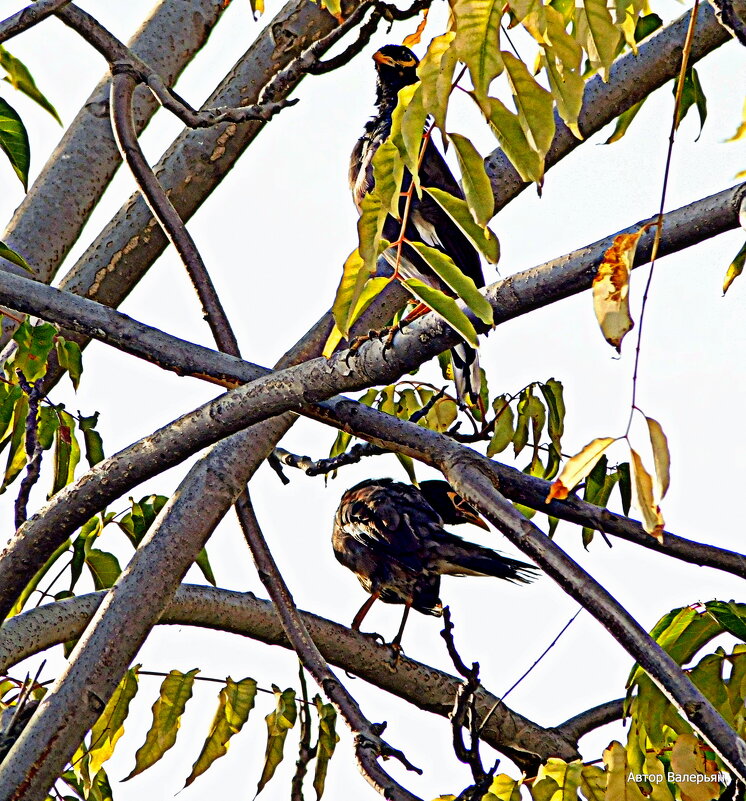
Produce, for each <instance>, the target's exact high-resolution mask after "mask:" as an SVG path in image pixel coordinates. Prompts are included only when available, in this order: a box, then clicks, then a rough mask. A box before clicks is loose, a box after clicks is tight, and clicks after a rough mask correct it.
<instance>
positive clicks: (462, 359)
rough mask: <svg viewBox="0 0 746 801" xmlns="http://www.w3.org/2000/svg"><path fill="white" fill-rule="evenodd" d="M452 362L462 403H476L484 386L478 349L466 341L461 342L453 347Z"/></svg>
mask: <svg viewBox="0 0 746 801" xmlns="http://www.w3.org/2000/svg"><path fill="white" fill-rule="evenodd" d="M451 363H452V364H453V380H454V382H455V384H456V395H457V396H458V399H459V400H460V401H461V402H462V403H471V404H475V403H476V402H477V400H478V399H479V391H480V389H481V386H482V376H481V374H480V372H479V353H478V351H476V350H475V349H474V348H472V347H471V346H470V345H467V344H466V343H465V342H460V343H459V344H458V345H454V346H453V347H452V348H451Z"/></svg>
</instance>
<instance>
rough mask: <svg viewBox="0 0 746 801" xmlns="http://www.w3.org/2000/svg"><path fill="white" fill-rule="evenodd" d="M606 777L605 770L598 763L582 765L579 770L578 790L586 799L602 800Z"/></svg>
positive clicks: (590, 800)
mask: <svg viewBox="0 0 746 801" xmlns="http://www.w3.org/2000/svg"><path fill="white" fill-rule="evenodd" d="M606 778H607V776H606V771H605V770H602V769H601V768H599V767H598V765H583V769H582V770H581V771H580V792H581V793H582V794H583V795H584V796H585V798H586V799H587V801H604V799H605V797H606Z"/></svg>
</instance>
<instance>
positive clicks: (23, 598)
mask: <svg viewBox="0 0 746 801" xmlns="http://www.w3.org/2000/svg"><path fill="white" fill-rule="evenodd" d="M69 550H70V540H65V541H64V542H63V543H62V544H61V545H59V546H58V547H57V549H56V550H55V551H54V553H53V554H52V555H51V556H50V557H49V559H47V561H46V562H45V563H44V564H43V565H42V567H40V568H39V570H37V571H36V573H35V574H34V577H33V578H32V579H31V581H29V583H28V584H27V585H26V586H25V587H24V588H23V592H21V594H20V595H19V596H18V599H17V600H16V602H15V603H14V604H13V607H12V608H11V610H10V612H9V613H8V617H13V616H14V615H18V614H20V613H21V612H22V611H23V607H24V606H26V602H27V601H28V599H29V598H30V597H31V595H32V594H33V592H34V590H35V589H36V588H37V587H38V586H39V582H40V581H41V580H42V579H43V578H44V576H46V575H47V573H48V572H49V571H50V570H51V569H52V568H53V567H54V565H55V563H56V562H57V560H58V559H59V558H60V557H61V556H62V555H63V554H66V553H67V552H68V551H69Z"/></svg>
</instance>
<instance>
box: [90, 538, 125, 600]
mask: <svg viewBox="0 0 746 801" xmlns="http://www.w3.org/2000/svg"><path fill="white" fill-rule="evenodd" d="M85 563H86V565H87V566H88V569H89V570H90V572H91V578H92V579H93V585H94V587H95V589H97V590H108V589H109V587H111V586H113V585H114V582H115V581H116V580H117V579H118V578H119V574H120V573H121V572H122V568H121V567H120V566H119V562H118V560H117V558H116V556H114V554H111V553H108V552H107V551H99V550H98V549H96V548H92V549H91V550H90V551H89V552H88V553H87V554H86V558H85Z"/></svg>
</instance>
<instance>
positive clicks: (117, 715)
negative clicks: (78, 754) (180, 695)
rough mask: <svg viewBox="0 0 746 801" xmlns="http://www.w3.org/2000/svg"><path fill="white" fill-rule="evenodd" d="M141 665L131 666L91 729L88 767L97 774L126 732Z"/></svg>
mask: <svg viewBox="0 0 746 801" xmlns="http://www.w3.org/2000/svg"><path fill="white" fill-rule="evenodd" d="M139 668H140V666H139V665H136V666H135V667H133V668H130V669H129V670H128V671H127V672H126V673H125V674H124V676H123V677H122V680H121V681H120V682H119V684H118V685H117V688H116V690H114V694H113V695H112V696H111V698H110V699H109V701H108V703H107V704H106V706H105V707H104V711H103V712H102V713H101V715H100V717H99V719H98V720H97V721H96V723H94V725H93V728H92V729H91V747H90V748H89V749H88V759H89V762H88V769H89V771H90V772H91V773H92V774H93V775H95V774H97V773H98V772H99V770H100V769H101V766H102V765H103V764H104V762H106V760H107V759H109V758H110V757H111V756H112V754H113V753H114V747H115V746H116V744H117V741H118V740H119V738H120V737H121V736H122V735H123V734H124V722H125V720H127V714H128V712H129V706H130V701H132V699H133V698H134V697H135V695H136V694H137V671H138V670H139Z"/></svg>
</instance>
